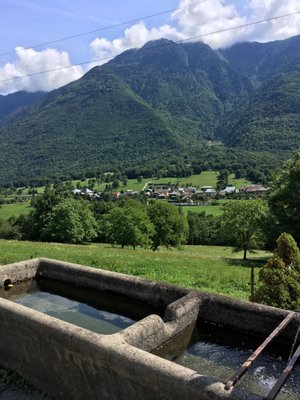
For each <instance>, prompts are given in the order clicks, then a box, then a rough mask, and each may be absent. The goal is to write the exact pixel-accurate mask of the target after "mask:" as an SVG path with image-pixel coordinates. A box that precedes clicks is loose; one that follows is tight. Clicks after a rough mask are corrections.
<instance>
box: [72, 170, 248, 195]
mask: <svg viewBox="0 0 300 400" xmlns="http://www.w3.org/2000/svg"><path fill="white" fill-rule="evenodd" d="M217 178H218V172H217V171H203V172H201V174H198V175H192V176H190V177H188V178H170V177H166V178H159V179H157V178H143V179H142V180H141V182H138V181H137V179H128V182H127V185H126V186H124V185H123V184H122V182H120V186H119V187H118V189H117V190H119V191H121V190H124V191H125V190H134V191H141V190H142V189H144V187H145V186H146V185H147V183H148V182H153V183H162V184H176V183H178V184H179V185H180V186H194V187H196V188H198V189H200V188H201V187H202V186H213V187H216V185H217ZM78 182H80V184H81V186H82V187H84V186H88V180H85V181H78V180H76V181H73V182H72V183H73V185H74V186H76V184H77V183H78ZM229 184H230V185H232V186H235V187H237V188H240V187H241V186H243V185H249V184H250V182H249V181H248V180H246V179H235V178H234V175H233V174H232V175H230V176H229ZM104 188H105V184H101V185H96V186H95V190H98V191H102V190H104Z"/></svg>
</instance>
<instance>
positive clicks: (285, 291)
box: [255, 233, 300, 309]
mask: <svg viewBox="0 0 300 400" xmlns="http://www.w3.org/2000/svg"><path fill="white" fill-rule="evenodd" d="M259 282H260V286H259V288H258V289H257V291H256V293H255V300H256V301H258V302H261V303H264V304H268V305H271V306H275V307H281V308H287V309H299V307H300V259H299V249H298V247H297V244H296V242H295V240H294V239H293V237H292V236H291V235H289V234H287V233H282V234H281V235H280V236H279V238H278V239H277V247H276V249H275V251H274V255H273V257H271V258H270V259H269V260H268V262H267V263H266V265H265V266H264V267H263V268H262V269H261V270H260V272H259Z"/></svg>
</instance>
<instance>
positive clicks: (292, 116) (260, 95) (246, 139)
mask: <svg viewBox="0 0 300 400" xmlns="http://www.w3.org/2000/svg"><path fill="white" fill-rule="evenodd" d="M222 54H223V56H224V57H226V59H227V61H228V62H229V63H230V64H231V65H233V66H234V67H235V68H236V69H238V70H239V71H240V72H241V73H243V74H244V75H245V76H247V77H249V78H250V79H251V80H252V81H253V82H255V85H256V86H257V89H256V91H255V92H253V94H252V96H250V97H249V98H248V99H247V101H246V102H245V103H244V104H241V105H240V108H239V109H238V110H235V112H234V113H231V114H229V115H226V117H225V118H224V119H223V120H222V121H221V123H220V124H219V127H218V129H217V137H218V138H219V139H221V140H223V141H224V143H225V144H226V145H227V146H234V147H238V148H242V149H248V150H252V151H253V150H261V151H263V150H267V151H271V152H280V151H288V152H291V151H294V150H295V149H297V148H298V147H299V145H300V36H295V37H293V38H290V39H287V40H283V41H274V42H270V43H265V44H263V43H241V44H236V45H234V46H233V47H231V48H230V49H226V50H223V51H222Z"/></svg>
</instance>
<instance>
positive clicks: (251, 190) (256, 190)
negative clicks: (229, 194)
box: [240, 185, 270, 195]
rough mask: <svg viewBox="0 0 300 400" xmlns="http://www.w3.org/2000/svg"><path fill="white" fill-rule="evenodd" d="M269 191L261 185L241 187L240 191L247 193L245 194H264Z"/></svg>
mask: <svg viewBox="0 0 300 400" xmlns="http://www.w3.org/2000/svg"><path fill="white" fill-rule="evenodd" d="M269 190H270V188H267V187H265V186H262V185H248V186H241V188H240V191H241V192H244V193H247V194H253V195H255V194H265V193H267V192H268V191H269Z"/></svg>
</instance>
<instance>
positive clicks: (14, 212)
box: [0, 202, 33, 219]
mask: <svg viewBox="0 0 300 400" xmlns="http://www.w3.org/2000/svg"><path fill="white" fill-rule="evenodd" d="M32 209H33V208H32V207H30V202H25V203H13V204H1V206H0V219H8V218H10V217H18V216H19V215H21V214H28V213H29V212H30V210H32Z"/></svg>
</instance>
